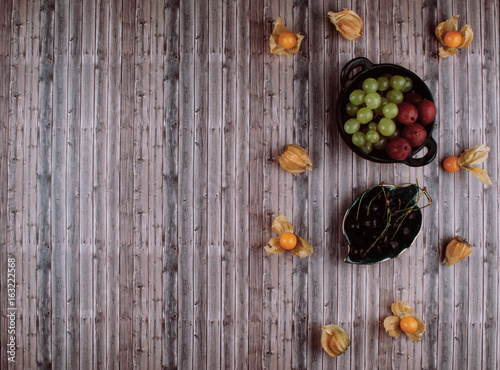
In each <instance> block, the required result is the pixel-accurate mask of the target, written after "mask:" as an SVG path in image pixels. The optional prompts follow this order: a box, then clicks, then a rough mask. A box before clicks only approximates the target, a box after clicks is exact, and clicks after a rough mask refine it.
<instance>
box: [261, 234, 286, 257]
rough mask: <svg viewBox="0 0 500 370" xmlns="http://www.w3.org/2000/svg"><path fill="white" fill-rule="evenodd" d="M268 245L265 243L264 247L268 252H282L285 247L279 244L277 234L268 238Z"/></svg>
mask: <svg viewBox="0 0 500 370" xmlns="http://www.w3.org/2000/svg"><path fill="white" fill-rule="evenodd" d="M268 244H269V245H266V246H265V247H264V249H265V250H266V252H267V253H269V254H276V253H283V252H284V251H285V249H284V248H283V247H282V246H281V244H280V238H279V236H277V237H274V238H271V239H269V242H268Z"/></svg>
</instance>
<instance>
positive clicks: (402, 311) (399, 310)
mask: <svg viewBox="0 0 500 370" xmlns="http://www.w3.org/2000/svg"><path fill="white" fill-rule="evenodd" d="M391 311H392V313H393V314H394V315H396V316H397V317H399V318H400V319H402V318H403V317H405V316H411V314H412V313H413V308H411V307H410V305H409V304H408V302H406V301H397V302H396V303H393V304H392V305H391Z"/></svg>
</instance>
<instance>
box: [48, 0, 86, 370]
mask: <svg viewBox="0 0 500 370" xmlns="http://www.w3.org/2000/svg"><path fill="white" fill-rule="evenodd" d="M54 17H55V20H54V64H53V73H54V91H53V93H52V95H51V98H52V101H53V103H52V104H53V108H54V111H53V130H52V160H51V165H52V181H51V192H52V198H51V210H52V213H51V244H52V253H51V257H52V261H51V265H52V270H51V273H52V276H51V280H52V290H51V295H50V297H51V300H52V334H53V335H52V343H51V345H52V360H53V362H54V364H66V359H67V353H66V350H67V337H66V330H67V323H68V314H67V307H66V303H67V298H66V294H67V292H68V284H67V280H66V265H67V261H66V256H68V255H69V257H71V254H68V253H67V249H68V245H69V246H71V245H74V244H73V243H74V242H75V240H73V239H71V233H68V234H67V227H68V226H69V227H71V226H72V225H73V226H74V223H71V221H70V220H69V217H71V216H73V215H75V213H78V206H77V205H76V206H75V208H70V207H68V208H69V210H68V209H66V203H67V200H68V199H69V198H70V196H69V192H67V186H66V173H67V172H68V174H69V175H73V176H75V173H74V172H72V170H73V169H74V167H73V164H74V162H72V161H71V159H72V158H78V149H76V150H75V151H74V152H72V151H71V149H70V150H69V153H67V150H66V149H67V148H66V143H67V142H68V141H69V142H70V143H74V142H75V141H74V137H73V136H72V135H71V129H70V128H69V126H70V125H72V123H73V122H71V119H70V117H68V115H67V111H68V108H74V107H72V106H70V105H69V99H68V72H69V71H68V60H69V58H68V52H69V47H68V44H69V27H68V26H69V4H67V3H66V2H62V1H60V2H59V1H56V4H55V14H54ZM78 54H79V53H78ZM69 87H70V90H71V93H72V95H75V94H78V92H79V86H69ZM71 87H72V89H71ZM77 114H78V113H77ZM76 127H78V126H76ZM77 137H78V136H77ZM72 153H74V156H73V157H72V156H71V154H72ZM68 159H69V160H68ZM70 187H71V185H70ZM67 196H68V199H67V198H66V197H67ZM67 216H68V217H67ZM68 221H69V222H70V223H69V224H68ZM72 221H74V219H73V220H72ZM75 229H76V230H75V234H78V231H77V230H78V227H77V226H76V227H75ZM69 281H72V282H73V284H75V283H76V281H75V279H74V277H72V276H70V279H69ZM70 298H71V297H70ZM74 320H77V315H76V314H75V315H74ZM69 329H70V330H71V329H72V327H71V326H70V327H69ZM70 333H72V331H70ZM77 338H78V336H77ZM70 344H71V343H70ZM72 352H73V353H74V352H75V351H74V349H73V351H72ZM71 365H73V364H71Z"/></svg>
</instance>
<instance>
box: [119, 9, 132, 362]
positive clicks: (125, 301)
mask: <svg viewBox="0 0 500 370" xmlns="http://www.w3.org/2000/svg"><path fill="white" fill-rule="evenodd" d="M135 8H136V1H135V0H130V1H125V2H124V4H123V9H122V34H121V39H122V53H121V91H120V93H121V99H120V102H121V106H120V176H119V179H120V188H119V189H120V197H119V200H120V223H119V235H120V244H119V247H120V250H119V259H120V304H119V307H120V308H119V312H120V341H119V343H120V367H122V366H130V364H132V363H133V352H134V347H133V327H132V326H133V317H132V316H133V288H134V287H133V271H134V257H133V256H134V250H133V248H134V241H133V237H134V235H133V227H134V213H133V212H134V209H133V204H134V201H133V200H134V191H133V189H134V173H133V167H134V146H133V143H134V103H135V91H134V82H135V70H134V69H135V65H134V52H135V42H134V41H135V24H136V20H135Z"/></svg>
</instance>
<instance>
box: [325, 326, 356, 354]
mask: <svg viewBox="0 0 500 370" xmlns="http://www.w3.org/2000/svg"><path fill="white" fill-rule="evenodd" d="M350 345H351V341H350V340H349V337H348V336H347V333H346V332H345V331H344V329H342V328H341V327H340V326H337V325H326V326H323V327H322V328H321V346H322V347H323V349H324V350H325V352H326V353H328V354H329V355H330V356H332V357H337V356H339V355H341V354H342V353H344V352H345V351H346V349H347V348H348V347H349V346H350Z"/></svg>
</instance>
